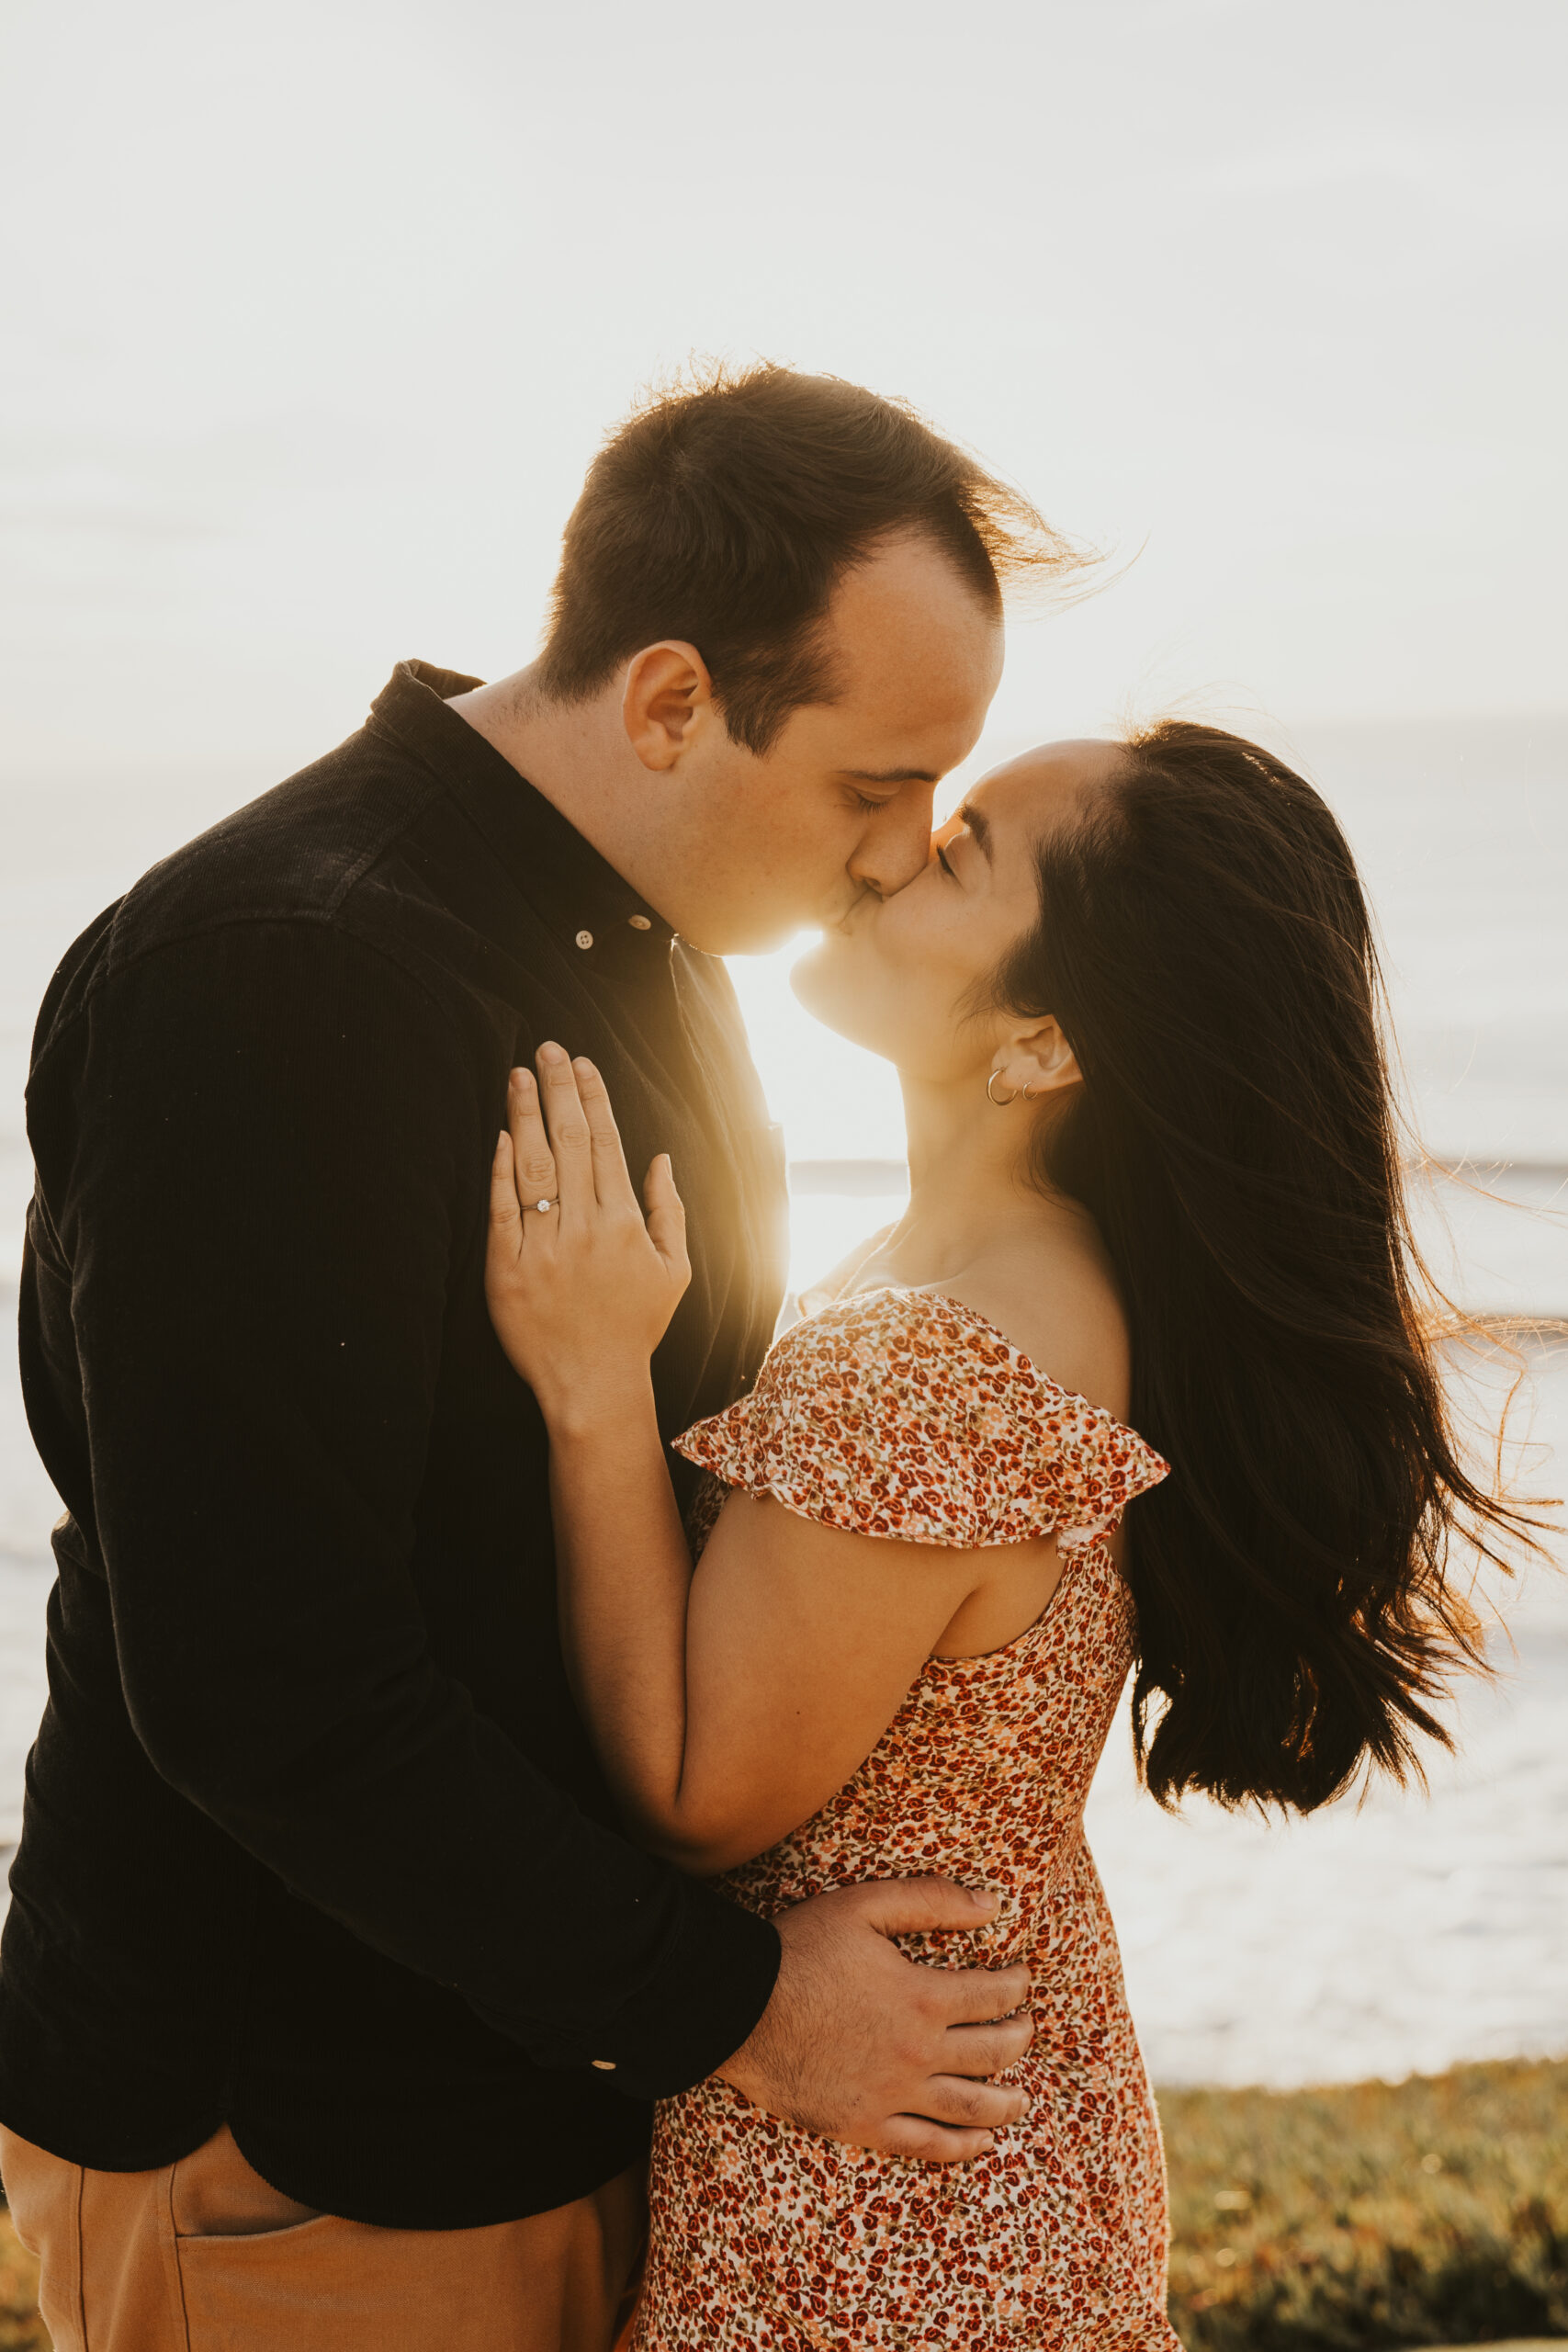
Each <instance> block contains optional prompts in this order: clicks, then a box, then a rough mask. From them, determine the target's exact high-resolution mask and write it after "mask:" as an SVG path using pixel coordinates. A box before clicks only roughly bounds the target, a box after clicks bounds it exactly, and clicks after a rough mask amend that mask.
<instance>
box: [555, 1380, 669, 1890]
mask: <svg viewBox="0 0 1568 2352" xmlns="http://www.w3.org/2000/svg"><path fill="white" fill-rule="evenodd" d="M550 1494H551V1505H552V1510H553V1513H554V1519H555V1534H556V1559H557V1581H558V1593H559V1610H560V1630H561V1645H562V1649H563V1652H564V1655H565V1657H566V1664H567V1672H568V1675H569V1677H570V1681H571V1685H572V1689H573V1691H574V1693H575V1695H576V1697H577V1701H578V1703H579V1705H580V1706H581V1708H582V1711H583V1713H584V1715H585V1717H586V1718H587V1722H588V1725H589V1729H590V1731H591V1733H592V1738H593V1744H594V1747H596V1749H597V1750H598V1754H599V1758H600V1761H601V1762H602V1763H603V1765H604V1771H605V1775H606V1777H607V1779H608V1780H609V1782H610V1785H611V1787H612V1789H613V1790H614V1792H615V1796H616V1797H617V1799H618V1800H619V1802H620V1804H621V1805H622V1806H623V1807H624V1809H625V1811H626V1815H627V1816H628V1818H629V1820H630V1821H631V1823H632V1825H633V1826H634V1827H635V1828H636V1829H637V1831H638V1833H639V1834H640V1835H641V1836H643V1837H644V1838H646V1839H647V1840H648V1841H649V1843H650V1844H655V1845H657V1846H658V1847H659V1848H660V1849H661V1850H662V1851H664V1852H667V1853H671V1854H673V1855H674V1856H675V1858H676V1859H680V1858H681V1847H682V1835H681V1833H682V1805H681V1795H682V1764H683V1758H684V1754H685V1746H686V1609H687V1600H688V1596H689V1593H690V1588H691V1581H692V1561H691V1554H690V1551H689V1549H688V1547H687V1544H686V1537H685V1532H684V1530H683V1528H682V1524H681V1517H680V1513H679V1511H678V1510H676V1507H675V1497H674V1493H673V1491H672V1489H671V1484H670V1472H669V1467H668V1464H667V1463H666V1460H665V1455H664V1447H663V1443H662V1442H661V1440H660V1434H659V1424H658V1420H657V1419H656V1416H655V1412H654V1403H653V1388H652V1383H651V1382H650V1381H649V1378H648V1376H647V1374H646V1372H645V1373H643V1374H642V1375H641V1377H640V1378H635V1377H628V1378H627V1380H626V1382H624V1383H617V1384H615V1385H613V1386H607V1387H606V1388H605V1389H604V1391H603V1392H601V1393H600V1394H598V1395H596V1396H595V1397H594V1399H593V1400H592V1405H591V1406H590V1407H588V1408H584V1409H581V1410H578V1411H575V1412H573V1413H572V1415H571V1416H570V1419H562V1420H561V1421H560V1422H559V1423H557V1422H556V1421H554V1420H552V1423H551V1427H550Z"/></svg>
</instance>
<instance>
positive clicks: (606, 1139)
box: [571, 1054, 637, 1213]
mask: <svg viewBox="0 0 1568 2352" xmlns="http://www.w3.org/2000/svg"><path fill="white" fill-rule="evenodd" d="M571 1067H572V1072H573V1075H574V1076H575V1078H576V1080H577V1093H578V1100H579V1101H580V1102H581V1105H582V1115H583V1117H584V1118H585V1119H586V1120H587V1122H588V1148H589V1152H590V1156H591V1158H592V1164H593V1190H594V1192H595V1193H597V1194H598V1196H599V1205H600V1207H601V1208H628V1209H631V1210H632V1211H633V1212H634V1213H635V1212H636V1211H637V1193H635V1191H634V1190H633V1189H632V1180H631V1170H629V1169H628V1168H627V1166H626V1153H625V1151H624V1150H623V1149H622V1148H621V1131H620V1129H619V1127H618V1126H616V1125H615V1111H614V1110H613V1108H612V1107H611V1103H610V1090H609V1088H608V1087H607V1086H606V1085H605V1083H604V1080H603V1079H602V1078H601V1077H600V1075H599V1073H598V1071H597V1070H596V1069H594V1067H593V1064H592V1062H591V1061H589V1060H588V1059H587V1057H585V1056H584V1055H581V1054H580V1055H579V1056H578V1057H577V1059H576V1061H574V1062H573V1064H572V1066H571Z"/></svg>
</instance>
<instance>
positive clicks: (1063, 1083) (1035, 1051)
mask: <svg viewBox="0 0 1568 2352" xmlns="http://www.w3.org/2000/svg"><path fill="white" fill-rule="evenodd" d="M991 1076H992V1077H993V1079H995V1080H996V1081H997V1083H998V1086H999V1087H1000V1088H1001V1090H1002V1091H1003V1092H1004V1093H1006V1094H1027V1095H1030V1096H1035V1097H1037V1096H1039V1095H1042V1094H1059V1093H1060V1092H1061V1091H1062V1090H1063V1088H1064V1087H1068V1086H1078V1085H1081V1083H1082V1081H1083V1072H1082V1070H1080V1069H1079V1068H1078V1057H1077V1055H1076V1054H1075V1053H1074V1051H1073V1049H1072V1047H1071V1046H1069V1045H1068V1043H1067V1041H1066V1037H1065V1036H1064V1035H1063V1034H1062V1026H1061V1023H1060V1022H1058V1021H1057V1020H1056V1019H1055V1015H1053V1016H1052V1017H1051V1018H1050V1019H1049V1020H1046V1021H1042V1022H1040V1023H1037V1024H1036V1025H1035V1026H1034V1027H1033V1028H1031V1029H1023V1030H1020V1031H1019V1033H1018V1035H1016V1036H1013V1037H1010V1038H1008V1040H1007V1041H1006V1043H1005V1044H1004V1045H1000V1046H998V1047H997V1050H996V1052H995V1054H994V1055H993V1056H992V1058H991ZM993 1099H994V1098H993Z"/></svg>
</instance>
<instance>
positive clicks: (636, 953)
mask: <svg viewBox="0 0 1568 2352" xmlns="http://www.w3.org/2000/svg"><path fill="white" fill-rule="evenodd" d="M483 683H484V682H483V680H482V679H479V678H469V677H465V676H464V675H463V673H461V672H460V671H457V670H441V669H437V668H436V667H435V666H434V663H433V662H399V663H398V666H397V668H396V669H395V670H394V671H393V673H392V674H391V676H390V678H389V680H388V681H387V684H385V685H384V686H383V687H382V689H381V692H380V693H379V694H378V695H377V697H376V699H375V701H374V702H373V703H372V704H371V706H370V724H371V725H372V726H373V727H375V728H377V729H378V730H379V731H381V732H384V733H387V734H390V735H393V736H395V737H396V738H397V740H398V741H400V743H401V744H403V745H404V746H405V748H406V749H408V750H409V751H412V752H414V753H415V754H416V755H417V756H418V758H419V759H421V760H422V761H423V763H424V764H425V766H426V767H428V768H430V769H432V770H433V771H434V774H435V775H437V776H439V777H440V779H441V781H442V783H443V784H444V785H445V786H446V789H447V791H448V792H450V793H451V794H452V796H453V797H454V798H455V799H456V800H457V802H458V803H459V804H460V806H461V807H462V808H463V809H464V810H465V811H466V813H467V814H468V817H469V819H470V820H472V822H473V823H474V825H475V826H477V828H478V829H479V831H480V832H481V833H482V834H483V836H484V838H485V840H486V842H488V844H489V846H490V847H491V850H492V851H493V852H494V854H495V855H496V857H497V858H498V859H499V860H500V862H501V864H502V865H503V866H504V867H505V869H506V871H507V873H508V874H509V875H510V876H511V877H512V879H513V881H514V882H515V883H516V885H517V887H518V888H519V889H520V890H521V891H522V892H523V894H524V896H525V898H526V899H527V900H528V901H529V904H530V905H531V906H532V907H534V908H535V910H536V912H537V913H538V914H539V916H540V917H541V919H542V920H543V921H544V922H545V923H546V924H547V926H548V927H549V929H550V930H551V931H553V932H555V933H557V934H558V937H559V938H560V939H561V940H562V941H563V942H564V944H566V945H568V946H569V947H570V949H571V950H572V953H573V954H574V956H581V958H582V960H583V962H584V964H586V965H591V966H592V967H595V968H597V969H599V970H609V971H613V972H615V973H616V974H617V975H621V974H629V975H633V976H636V975H638V974H643V973H648V974H651V972H652V970H653V969H654V968H655V967H658V966H661V965H662V964H663V963H664V961H665V959H666V957H667V956H668V954H669V949H670V942H671V939H672V937H673V936H674V933H673V932H672V930H671V926H670V924H669V923H667V922H665V920H664V918H663V916H662V915H661V914H660V913H659V912H658V910H656V909H655V908H653V907H650V906H649V904H648V902H647V900H646V899H642V898H640V897H639V896H638V894H637V891H635V890H634V889H633V888H632V887H631V885H630V883H629V882H626V881H624V880H623V879H622V877H621V876H620V875H618V874H617V873H616V872H615V867H614V866H613V865H610V864H609V863H608V862H607V860H606V859H604V858H603V857H602V856H601V855H600V854H599V852H598V851H597V850H596V849H595V848H594V847H593V844H592V842H588V841H585V840H584V839H583V837H582V835H581V833H580V832H579V831H578V830H577V828H576V826H575V825H572V824H570V822H569V821H568V820H567V819H566V818H565V817H563V816H562V814H561V812H560V810H559V809H558V808H557V807H556V806H555V804H554V803H553V802H552V801H549V800H547V799H546V798H545V796H544V794H543V793H542V792H540V791H539V790H538V789H537V787H536V786H534V785H531V784H530V783H529V782H528V779H527V778H526V776H525V775H520V774H519V772H518V770H517V769H516V768H514V767H513V764H512V763H511V761H510V760H507V759H503V758H502V754H501V753H500V752H498V751H497V750H496V748H495V746H494V744H493V743H491V742H490V741H487V740H486V738H485V737H484V736H483V735H481V734H480V733H479V729H477V728H474V727H470V726H469V725H468V720H467V719H466V718H461V717H459V715H458V713H457V711H455V710H448V709H447V707H446V705H447V702H448V701H449V700H450V698H451V696H452V695H461V694H467V693H468V692H469V691H470V689H471V688H473V687H475V686H478V685H481V684H483ZM651 951H657V952H656V953H655V952H651Z"/></svg>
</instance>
